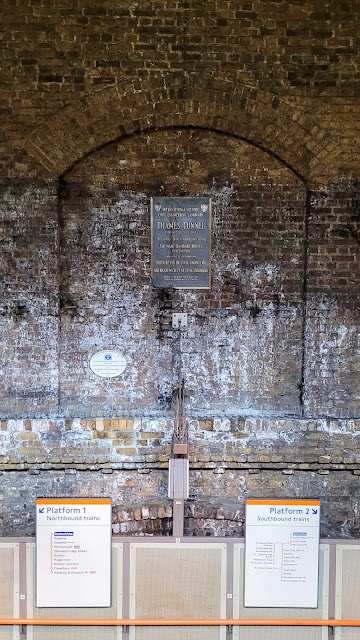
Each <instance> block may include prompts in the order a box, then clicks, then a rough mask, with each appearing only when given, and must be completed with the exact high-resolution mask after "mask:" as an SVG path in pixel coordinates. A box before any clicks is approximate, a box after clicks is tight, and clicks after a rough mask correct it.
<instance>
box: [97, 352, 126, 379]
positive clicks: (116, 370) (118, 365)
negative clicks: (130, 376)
mask: <svg viewBox="0 0 360 640" xmlns="http://www.w3.org/2000/svg"><path fill="white" fill-rule="evenodd" d="M89 364H90V369H91V371H92V372H93V373H95V374H96V375H97V376H100V378H116V376H119V375H120V374H121V373H123V372H124V371H125V369H126V358H125V356H123V355H122V353H119V352H118V351H98V352H97V353H94V355H93V356H92V357H91V359H90V363H89Z"/></svg>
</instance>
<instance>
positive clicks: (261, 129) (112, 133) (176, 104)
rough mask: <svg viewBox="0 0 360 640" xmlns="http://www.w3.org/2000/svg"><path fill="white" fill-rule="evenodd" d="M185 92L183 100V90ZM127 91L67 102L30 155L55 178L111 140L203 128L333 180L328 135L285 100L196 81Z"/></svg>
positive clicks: (114, 89)
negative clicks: (182, 87)
mask: <svg viewBox="0 0 360 640" xmlns="http://www.w3.org/2000/svg"><path fill="white" fill-rule="evenodd" d="M179 94H181V97H180V95H179ZM183 94H184V91H180V90H179V91H176V90H175V89H173V90H171V89H168V88H166V87H163V88H161V89H160V88H158V89H157V90H154V91H151V90H149V89H147V88H143V89H138V90H135V89H134V87H132V88H131V87H130V88H129V90H128V91H126V90H125V91H123V90H121V89H120V87H119V85H116V86H115V85H113V86H111V87H108V88H106V89H103V90H102V91H99V92H96V93H94V94H92V95H87V96H85V97H83V98H81V99H80V100H79V101H78V102H76V103H72V104H70V105H68V106H66V107H64V108H63V109H62V110H61V111H59V112H58V113H56V114H55V115H53V116H52V117H50V118H49V119H48V120H47V121H46V122H45V123H43V124H42V125H41V126H40V127H39V128H38V129H37V130H35V131H33V132H32V134H31V135H30V136H29V137H28V139H27V140H26V143H25V149H26V152H27V154H28V155H29V156H30V157H31V158H32V159H33V160H35V161H37V162H39V163H40V165H42V166H43V168H44V169H45V172H46V175H47V176H48V177H50V178H57V177H59V176H61V175H64V174H65V173H67V172H68V171H69V170H71V168H72V167H73V166H74V165H76V164H77V163H78V162H80V161H81V160H82V159H83V158H84V157H87V156H88V155H90V154H91V153H92V152H93V151H95V150H98V149H100V148H102V147H104V146H106V145H107V144H108V143H110V142H113V141H115V140H120V139H121V138H123V137H128V136H131V135H134V134H137V133H142V132H147V131H151V130H157V129H163V128H178V127H198V128H202V129H212V130H215V131H219V132H222V133H227V134H230V135H234V136H236V137H238V138H240V139H242V140H245V141H247V142H249V143H250V144H253V145H255V146H257V147H259V148H260V149H262V150H263V151H265V152H267V153H270V154H272V155H274V156H275V157H276V158H277V159H279V160H280V161H282V162H283V163H284V164H285V165H286V166H287V167H288V168H290V169H291V170H292V171H293V172H294V173H296V174H297V175H298V176H299V177H301V178H302V179H303V180H304V181H309V182H310V181H320V180H321V179H322V178H324V177H329V174H330V167H331V163H332V162H333V160H334V157H335V156H336V155H337V154H338V153H339V152H340V147H338V145H337V144H336V143H335V142H334V140H333V138H332V136H331V133H330V132H329V131H327V130H326V129H324V128H322V127H320V126H319V125H318V124H317V123H316V122H315V120H313V119H312V118H310V117H308V116H306V115H305V114H304V113H303V112H301V111H300V110H299V109H296V108H295V107H293V106H292V105H290V104H289V103H288V102H286V100H280V99H279V98H277V97H274V95H272V94H269V93H265V92H263V91H260V90H258V89H255V88H252V87H248V86H241V87H236V86H234V85H233V84H231V83H229V82H224V84H221V83H220V82H215V81H207V80H206V79H204V78H203V79H201V80H199V83H198V84H197V85H196V86H195V85H194V88H193V89H191V87H190V88H189V89H188V90H187V91H186V94H187V95H186V97H184V95H183Z"/></svg>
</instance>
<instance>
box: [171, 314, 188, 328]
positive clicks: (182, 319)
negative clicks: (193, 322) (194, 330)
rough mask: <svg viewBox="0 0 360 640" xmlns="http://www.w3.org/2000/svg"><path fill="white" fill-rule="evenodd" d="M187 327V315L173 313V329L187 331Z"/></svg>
mask: <svg viewBox="0 0 360 640" xmlns="http://www.w3.org/2000/svg"><path fill="white" fill-rule="evenodd" d="M186 327H187V313H173V314H172V328H173V329H186Z"/></svg>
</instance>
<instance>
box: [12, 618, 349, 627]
mask: <svg viewBox="0 0 360 640" xmlns="http://www.w3.org/2000/svg"><path fill="white" fill-rule="evenodd" d="M0 625H36V626H40V625H42V626H49V627H53V626H54V627H55V626H71V627H78V626H81V627H118V626H123V627H219V626H232V627H234V626H239V627H360V620H305V619H304V620H301V619H292V620H291V619H283V618H280V619H276V618H273V619H268V618H260V619H255V618H246V619H235V618H209V619H203V620H200V619H199V620H197V619H191V620H179V619H175V618H174V619H169V620H164V619H157V620H156V619H148V620H138V619H109V620H104V618H102V619H101V620H96V619H94V620H90V619H80V618H78V619H72V620H70V619H68V618H66V619H62V618H58V619H57V618H52V619H49V618H35V619H34V618H0Z"/></svg>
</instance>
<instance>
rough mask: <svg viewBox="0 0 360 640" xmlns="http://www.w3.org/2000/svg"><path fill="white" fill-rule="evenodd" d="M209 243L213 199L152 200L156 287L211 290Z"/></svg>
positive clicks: (152, 236)
mask: <svg viewBox="0 0 360 640" xmlns="http://www.w3.org/2000/svg"><path fill="white" fill-rule="evenodd" d="M210 239H211V200H210V198H152V199H151V275H152V284H153V287H156V288H167V287H171V288H174V289H210V285H211V260H210V253H211V240H210Z"/></svg>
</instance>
